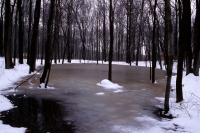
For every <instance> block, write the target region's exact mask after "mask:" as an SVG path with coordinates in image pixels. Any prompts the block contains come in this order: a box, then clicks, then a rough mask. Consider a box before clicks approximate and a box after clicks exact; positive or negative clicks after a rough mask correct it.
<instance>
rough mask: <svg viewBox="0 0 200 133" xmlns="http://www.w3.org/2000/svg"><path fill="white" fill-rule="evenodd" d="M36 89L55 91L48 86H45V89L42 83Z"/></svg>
mask: <svg viewBox="0 0 200 133" xmlns="http://www.w3.org/2000/svg"><path fill="white" fill-rule="evenodd" d="M38 89H49V90H53V89H55V88H54V87H49V86H47V88H45V84H44V83H41V84H40V87H38Z"/></svg>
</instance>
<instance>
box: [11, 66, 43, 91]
mask: <svg viewBox="0 0 200 133" xmlns="http://www.w3.org/2000/svg"><path fill="white" fill-rule="evenodd" d="M43 68H44V67H42V68H40V69H39V70H38V71H36V73H34V74H33V75H31V76H30V77H28V78H27V79H25V80H24V81H22V82H21V83H20V84H19V85H17V86H16V87H15V88H14V90H16V89H17V88H19V87H20V86H21V85H22V84H24V83H25V82H27V81H28V80H29V79H31V78H32V77H33V76H35V75H36V74H37V73H38V72H39V71H41V70H42V69H43Z"/></svg>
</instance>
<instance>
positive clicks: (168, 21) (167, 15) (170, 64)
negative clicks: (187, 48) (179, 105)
mask: <svg viewBox="0 0 200 133" xmlns="http://www.w3.org/2000/svg"><path fill="white" fill-rule="evenodd" d="M165 31H166V32H165V34H166V35H165V37H167V38H165V40H167V41H166V43H167V46H168V47H169V51H168V53H167V56H168V59H169V61H168V64H167V68H168V69H167V83H166V91H165V101H164V110H165V113H168V111H169V97H170V89H171V78H172V68H173V53H174V52H173V44H172V23H171V7H170V0H165Z"/></svg>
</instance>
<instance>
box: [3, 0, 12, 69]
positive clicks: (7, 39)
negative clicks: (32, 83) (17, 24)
mask: <svg viewBox="0 0 200 133" xmlns="http://www.w3.org/2000/svg"><path fill="white" fill-rule="evenodd" d="M11 17H12V15H11V10H10V0H6V1H5V28H4V54H5V68H6V69H11V68H13V63H12V56H11V42H12V41H11V33H10V32H11V27H12V26H11V24H12V23H11V22H10V21H11Z"/></svg>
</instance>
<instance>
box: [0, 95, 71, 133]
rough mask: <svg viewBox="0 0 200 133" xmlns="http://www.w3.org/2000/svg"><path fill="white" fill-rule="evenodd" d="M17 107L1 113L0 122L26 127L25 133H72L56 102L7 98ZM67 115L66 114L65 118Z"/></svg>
mask: <svg viewBox="0 0 200 133" xmlns="http://www.w3.org/2000/svg"><path fill="white" fill-rule="evenodd" d="M7 98H8V99H9V100H11V101H12V103H13V104H14V105H15V106H17V108H14V109H12V110H9V111H4V112H1V113H0V114H1V115H0V120H2V121H3V123H4V124H9V125H11V126H13V127H26V128H27V130H26V133H47V132H49V133H74V131H75V126H73V123H72V122H69V121H68V122H66V121H63V117H64V114H63V112H65V111H64V109H63V108H62V106H61V105H59V104H58V102H57V101H54V100H49V99H35V98H31V97H27V96H23V95H18V96H7ZM66 115H69V114H66V112H65V116H66Z"/></svg>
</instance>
